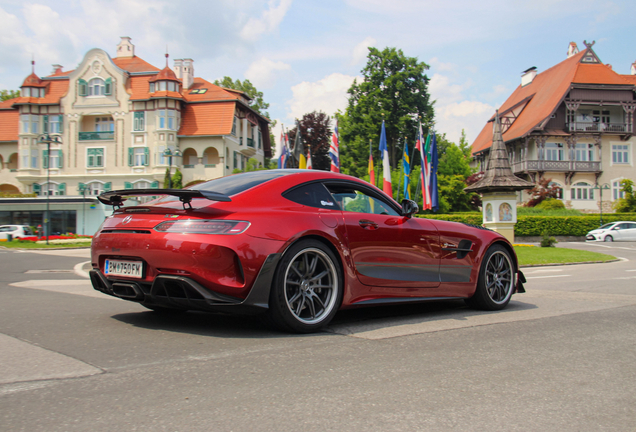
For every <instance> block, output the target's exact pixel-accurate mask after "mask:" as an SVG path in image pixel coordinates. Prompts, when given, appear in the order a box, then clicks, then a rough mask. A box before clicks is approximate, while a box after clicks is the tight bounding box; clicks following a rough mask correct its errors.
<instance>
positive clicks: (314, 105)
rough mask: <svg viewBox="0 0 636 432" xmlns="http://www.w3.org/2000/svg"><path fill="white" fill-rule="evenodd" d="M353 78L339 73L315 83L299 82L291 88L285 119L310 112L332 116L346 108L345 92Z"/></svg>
mask: <svg viewBox="0 0 636 432" xmlns="http://www.w3.org/2000/svg"><path fill="white" fill-rule="evenodd" d="M355 78H359V77H354V76H350V75H343V74H341V73H334V74H331V75H329V76H327V77H325V78H323V79H321V80H319V81H316V82H307V81H304V82H301V83H300V84H296V85H295V86H293V87H292V92H293V95H294V96H293V98H292V99H291V100H289V101H287V105H289V111H288V115H287V118H288V119H290V120H293V119H295V118H300V117H302V116H303V115H304V114H307V113H309V112H312V111H323V112H324V113H326V114H328V115H330V116H331V115H333V114H334V113H335V112H336V111H338V110H339V109H340V110H344V108H345V107H346V106H347V90H348V89H349V87H351V84H352V83H353V80H354V79H355Z"/></svg>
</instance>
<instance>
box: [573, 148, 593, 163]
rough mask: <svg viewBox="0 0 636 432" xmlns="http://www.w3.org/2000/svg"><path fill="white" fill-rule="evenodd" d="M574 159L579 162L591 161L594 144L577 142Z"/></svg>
mask: <svg viewBox="0 0 636 432" xmlns="http://www.w3.org/2000/svg"><path fill="white" fill-rule="evenodd" d="M576 160H577V161H580V162H591V161H593V160H594V144H577V145H576Z"/></svg>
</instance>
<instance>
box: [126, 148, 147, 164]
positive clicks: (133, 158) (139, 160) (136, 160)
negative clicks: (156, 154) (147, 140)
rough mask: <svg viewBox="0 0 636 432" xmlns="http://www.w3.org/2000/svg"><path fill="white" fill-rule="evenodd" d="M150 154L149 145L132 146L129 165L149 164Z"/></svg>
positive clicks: (129, 152)
mask: <svg viewBox="0 0 636 432" xmlns="http://www.w3.org/2000/svg"><path fill="white" fill-rule="evenodd" d="M149 156H150V151H149V150H148V147H131V148H129V149H128V166H135V167H140V166H148V165H149V159H150V157H149Z"/></svg>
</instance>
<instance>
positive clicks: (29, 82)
mask: <svg viewBox="0 0 636 432" xmlns="http://www.w3.org/2000/svg"><path fill="white" fill-rule="evenodd" d="M20 87H44V83H43V82H42V80H41V79H40V77H39V76H37V75H36V74H35V72H33V73H31V75H29V76H28V77H26V78H25V80H24V82H23V83H22V85H21V86H20Z"/></svg>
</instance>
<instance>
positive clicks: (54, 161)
mask: <svg viewBox="0 0 636 432" xmlns="http://www.w3.org/2000/svg"><path fill="white" fill-rule="evenodd" d="M49 163H50V164H51V169H60V168H62V150H51V155H50V156H49V152H48V150H42V168H43V169H48V167H49Z"/></svg>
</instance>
